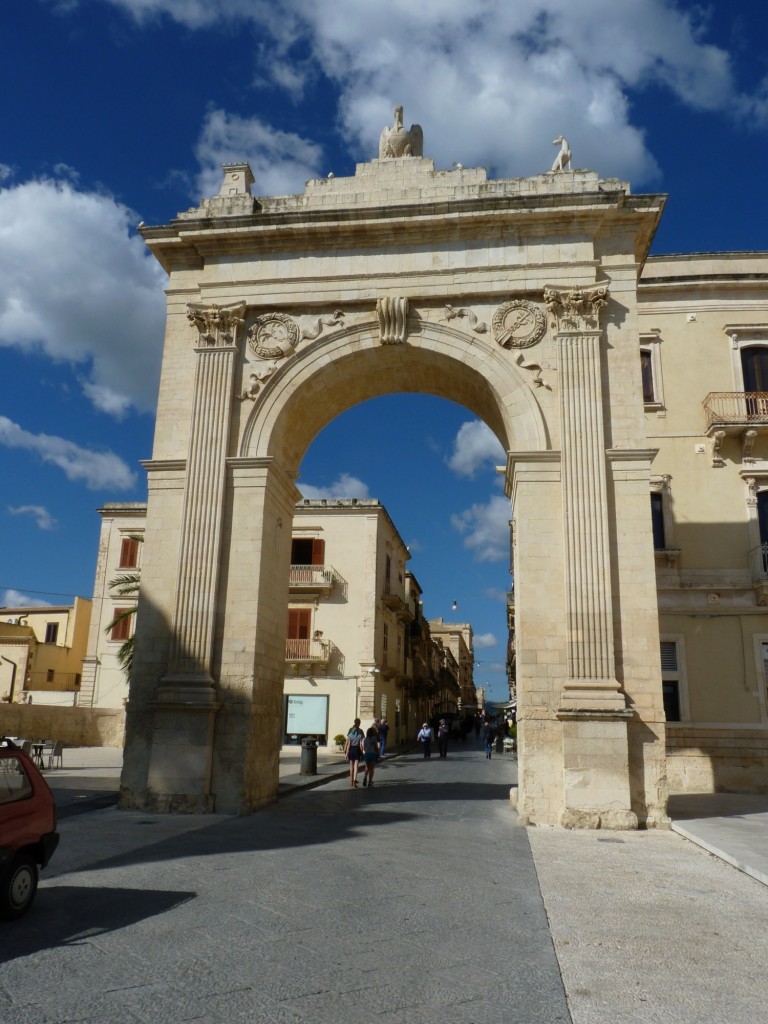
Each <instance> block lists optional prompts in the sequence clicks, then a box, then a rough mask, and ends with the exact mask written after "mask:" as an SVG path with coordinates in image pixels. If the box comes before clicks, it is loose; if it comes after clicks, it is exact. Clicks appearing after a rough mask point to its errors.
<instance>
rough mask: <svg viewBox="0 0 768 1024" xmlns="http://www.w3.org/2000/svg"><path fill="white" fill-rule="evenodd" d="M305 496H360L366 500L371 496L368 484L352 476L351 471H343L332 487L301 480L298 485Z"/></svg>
mask: <svg viewBox="0 0 768 1024" xmlns="http://www.w3.org/2000/svg"><path fill="white" fill-rule="evenodd" d="M296 486H297V487H298V488H299V490H300V491H301V493H302V494H303V495H304V497H305V498H311V499H320V498H358V499H359V500H361V501H362V500H365V499H366V498H368V497H370V495H369V493H368V485H367V484H364V483H363V482H362V480H358V479H357V477H354V476H351V475H350V474H349V473H342V474H341V475H340V476H339V478H338V480H336V481H335V483H332V484H331V485H330V487H313V486H312V484H305V483H302V482H301V481H299V482H298V483H297V485H296Z"/></svg>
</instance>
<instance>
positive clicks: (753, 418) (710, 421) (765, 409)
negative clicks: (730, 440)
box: [704, 391, 768, 429]
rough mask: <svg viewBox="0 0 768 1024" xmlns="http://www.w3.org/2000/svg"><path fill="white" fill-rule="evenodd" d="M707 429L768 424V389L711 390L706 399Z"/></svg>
mask: <svg viewBox="0 0 768 1024" xmlns="http://www.w3.org/2000/svg"><path fill="white" fill-rule="evenodd" d="M704 412H705V414H706V417H707V429H709V428H710V427H715V426H729V425H731V424H733V425H735V426H738V425H741V424H743V425H744V426H747V425H749V424H753V425H754V424H765V425H768V391H710V393H709V394H708V395H707V397H706V398H705V399H704Z"/></svg>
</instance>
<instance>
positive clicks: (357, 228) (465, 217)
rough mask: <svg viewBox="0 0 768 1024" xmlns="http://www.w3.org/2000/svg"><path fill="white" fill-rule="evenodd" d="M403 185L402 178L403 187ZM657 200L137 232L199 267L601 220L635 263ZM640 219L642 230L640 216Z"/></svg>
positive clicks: (254, 219) (351, 213)
mask: <svg viewBox="0 0 768 1024" xmlns="http://www.w3.org/2000/svg"><path fill="white" fill-rule="evenodd" d="M403 187H407V181H404V182H403ZM663 205H664V197H663V196H660V195H641V196H631V195H625V194H624V193H623V192H620V193H616V192H600V191H598V192H588V193H564V194H557V195H543V196H539V195H525V196H491V197H474V198H470V199H454V200H452V201H445V200H440V201H434V202H429V201H426V202H424V201H422V202H418V203H413V204H410V205H408V204H405V205H394V204H392V205H386V204H385V203H383V204H382V205H380V206H366V207H359V208H358V207H355V206H354V205H353V204H352V205H350V206H349V207H348V208H337V207H334V208H329V209H324V208H322V207H321V208H319V209H310V210H307V209H301V210H285V211H280V212H273V213H267V212H261V213H259V214H255V215H253V216H248V217H221V218H218V219H214V218H200V219H195V220H176V221H173V222H172V223H171V224H169V225H165V226H158V227H143V228H142V229H141V234H142V236H143V238H144V240H145V242H146V243H147V245H148V246H149V248H150V249H151V250H152V252H153V253H154V255H155V257H156V258H157V260H158V261H159V262H160V263H161V264H162V266H163V267H164V268H165V269H166V270H167V271H169V272H170V271H171V270H176V269H190V268H200V267H201V266H203V264H204V262H205V259H206V257H208V256H213V255H215V254H216V255H221V254H224V253H226V254H229V255H232V254H235V253H243V252H248V253H256V252H263V251H272V252H274V251H291V250H306V249H307V248H309V247H313V248H315V249H325V248H328V249H337V248H338V247H339V246H340V245H344V244H352V243H354V244H355V245H356V246H361V245H362V246H366V245H373V244H382V243H384V244H387V243H394V242H395V241H397V243H398V244H402V243H403V242H404V241H405V242H407V241H408V240H411V241H412V242H413V244H420V245H425V244H430V243H431V244H434V243H437V242H439V241H441V240H450V241H461V240H462V239H469V238H477V237H478V236H482V235H485V234H486V233H487V232H488V231H489V230H491V231H492V232H493V236H492V237H497V236H498V231H499V228H500V226H501V225H502V224H503V223H504V222H505V221H506V222H508V223H509V226H510V230H511V231H512V232H518V233H519V232H520V231H521V230H524V232H525V235H526V237H532V236H533V237H535V236H536V235H537V234H545V233H550V232H551V231H552V230H553V225H554V224H555V223H556V222H558V221H562V220H563V219H567V220H568V222H569V225H570V229H571V230H574V229H579V230H581V231H583V232H585V233H586V234H588V235H589V234H595V233H597V232H598V230H601V229H603V228H604V225H605V222H606V221H611V222H612V227H613V228H614V229H620V228H621V227H622V226H626V229H627V230H628V231H631V232H632V234H634V235H635V236H636V237H637V238H638V240H639V241H638V245H639V250H638V252H636V253H635V254H634V255H635V258H636V259H637V260H638V261H639V262H641V261H642V260H644V258H645V255H646V254H647V250H648V248H649V246H650V242H651V239H652V237H653V234H654V232H655V230H656V226H657V224H658V221H659V218H660V216H661V211H662V209H663ZM641 217H644V218H645V224H644V225H642V228H641V226H640V223H639V218H641Z"/></svg>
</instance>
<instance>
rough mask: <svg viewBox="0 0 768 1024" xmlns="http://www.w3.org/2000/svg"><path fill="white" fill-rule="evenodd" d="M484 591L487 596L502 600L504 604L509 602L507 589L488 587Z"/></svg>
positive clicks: (493, 599)
mask: <svg viewBox="0 0 768 1024" xmlns="http://www.w3.org/2000/svg"><path fill="white" fill-rule="evenodd" d="M510 589H511V588H510ZM483 593H484V594H485V596H486V597H490V599H491V600H492V601H501V602H502V603H503V604H506V603H507V591H506V590H499V589H498V587H486V588H485V590H484V591H483Z"/></svg>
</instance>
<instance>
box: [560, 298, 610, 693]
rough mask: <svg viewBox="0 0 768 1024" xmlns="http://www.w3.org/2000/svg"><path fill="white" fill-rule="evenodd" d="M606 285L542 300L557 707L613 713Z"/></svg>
mask: <svg viewBox="0 0 768 1024" xmlns="http://www.w3.org/2000/svg"><path fill="white" fill-rule="evenodd" d="M607 294H608V289H607V288H606V287H595V288H584V289H576V290H571V291H568V292H559V291H556V290H555V289H551V288H548V289H546V291H545V300H546V302H547V305H548V306H549V310H550V313H551V314H552V316H553V318H554V320H555V322H556V325H557V328H558V329H557V333H556V335H555V344H556V348H557V355H558V365H559V371H560V423H561V439H562V444H561V448H562V463H561V465H562V481H563V536H564V548H565V550H564V557H565V565H564V569H565V574H564V575H565V606H566V607H565V612H566V628H567V648H566V650H567V674H566V680H565V683H564V686H563V694H562V701H561V708H562V710H564V711H575V710H582V709H583V710H591V711H619V710H621V709H623V708H624V707H625V700H624V697H623V695H622V694H621V693H620V690H619V684H618V682H617V680H616V667H615V659H614V643H613V612H612V599H611V564H610V548H609V544H610V540H609V533H608V498H607V482H606V461H605V460H606V455H605V430H604V425H603V396H602V386H601V383H602V382H601V369H600V341H601V336H602V332H601V330H600V323H599V318H600V312H601V310H602V309H603V307H604V306H605V305H606V298H607Z"/></svg>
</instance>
